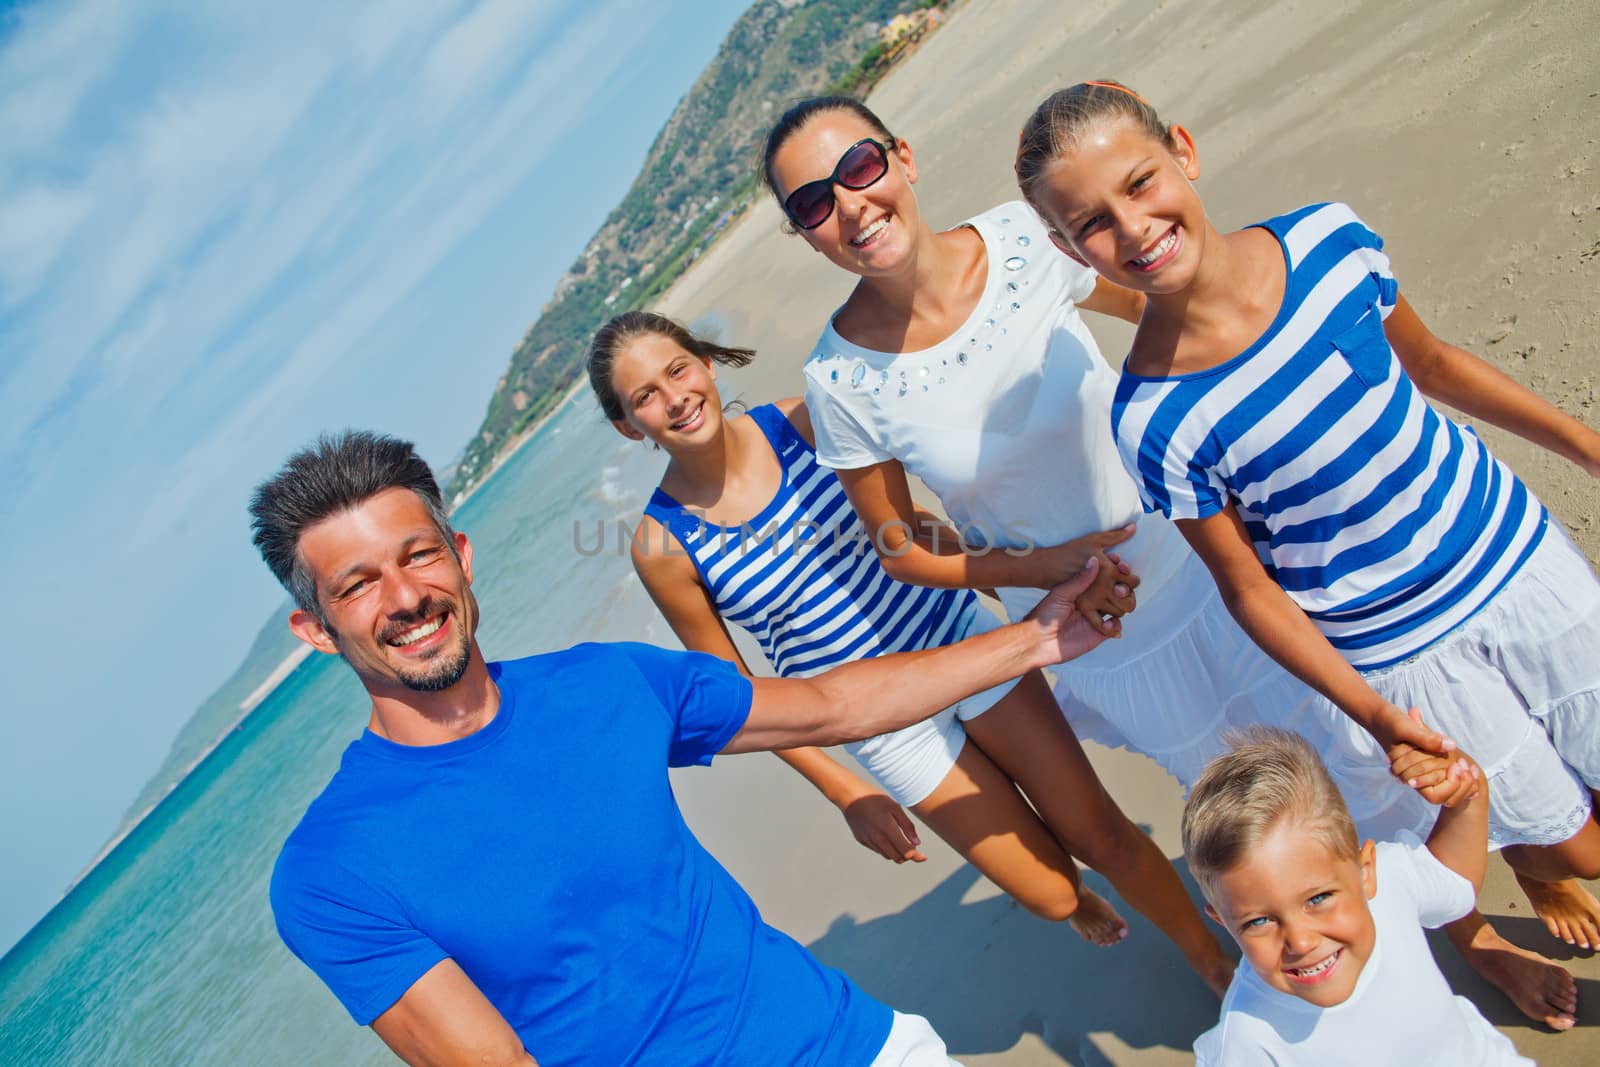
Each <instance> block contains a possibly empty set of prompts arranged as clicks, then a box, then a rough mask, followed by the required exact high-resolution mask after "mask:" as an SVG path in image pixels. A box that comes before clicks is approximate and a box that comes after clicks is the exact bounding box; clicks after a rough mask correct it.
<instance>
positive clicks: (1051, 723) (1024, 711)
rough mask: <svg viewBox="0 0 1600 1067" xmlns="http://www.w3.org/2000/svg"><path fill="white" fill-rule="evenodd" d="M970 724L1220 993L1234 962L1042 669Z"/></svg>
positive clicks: (1061, 833) (1052, 821)
mask: <svg viewBox="0 0 1600 1067" xmlns="http://www.w3.org/2000/svg"><path fill="white" fill-rule="evenodd" d="M966 728H967V736H968V738H970V739H971V740H973V741H976V742H977V743H978V745H979V747H981V748H982V749H983V750H984V752H985V753H987V754H988V756H989V758H990V759H991V760H993V761H994V763H995V765H996V766H997V767H999V768H1000V770H1002V771H1003V772H1005V774H1006V775H1007V776H1009V777H1010V778H1011V780H1012V781H1014V782H1016V783H1017V785H1018V786H1019V787H1021V789H1022V791H1023V793H1025V794H1026V795H1027V797H1028V799H1029V800H1030V801H1032V803H1033V806H1034V808H1036V809H1037V810H1038V812H1039V815H1040V817H1041V818H1042V819H1043V820H1044V823H1045V825H1046V826H1048V827H1049V828H1050V831H1051V833H1053V834H1054V835H1055V837H1056V839H1057V840H1058V841H1060V842H1061V844H1062V846H1063V847H1065V848H1066V850H1067V851H1068V852H1069V853H1071V854H1072V855H1073V856H1075V857H1077V858H1078V859H1079V860H1081V861H1082V862H1083V863H1085V864H1087V865H1088V866H1090V867H1093V868H1094V869H1095V870H1097V871H1099V872H1100V873H1101V874H1103V875H1104V876H1105V877H1106V879H1107V880H1108V881H1110V882H1111V884H1112V885H1114V886H1116V887H1117V892H1119V893H1121V894H1122V897H1123V899H1124V900H1126V901H1127V902H1128V903H1129V904H1131V905H1133V907H1134V908H1136V909H1138V911H1139V913H1140V914H1141V915H1143V916H1144V917H1145V918H1147V919H1149V920H1150V921H1151V922H1153V923H1154V924H1155V925H1156V926H1157V927H1158V928H1159V929H1160V930H1161V932H1162V933H1164V934H1166V935H1167V937H1169V938H1171V939H1172V942H1173V943H1174V944H1175V945H1177V946H1178V948H1179V949H1180V950H1181V951H1182V952H1183V955H1184V958H1185V959H1187V960H1188V961H1189V966H1190V967H1192V968H1193V969H1194V971H1195V973H1196V974H1198V975H1199V976H1200V978H1201V980H1203V981H1204V982H1205V983H1206V984H1207V985H1208V986H1210V987H1211V989H1212V991H1213V992H1215V993H1216V994H1217V995H1218V996H1219V997H1220V996H1221V995H1222V994H1223V992H1224V991H1225V990H1226V989H1227V987H1228V982H1229V981H1230V980H1231V979H1232V977H1233V970H1234V961H1233V960H1232V959H1231V958H1230V957H1229V956H1228V955H1227V954H1226V953H1225V952H1224V951H1223V949H1222V946H1221V945H1220V944H1219V943H1218V942H1217V939H1216V938H1215V937H1214V936H1213V935H1212V933H1211V931H1210V930H1209V929H1208V928H1207V927H1206V921H1205V920H1204V919H1203V918H1201V915H1200V912H1199V911H1198V910H1197V909H1196V908H1195V906H1194V903H1193V901H1191V900H1190V899H1189V894H1188V893H1187V892H1186V891H1185V890H1184V888H1183V883H1182V882H1181V881H1180V880H1179V879H1178V872H1177V871H1176V870H1174V869H1173V866H1172V864H1171V863H1170V862H1168V860H1167V858H1166V857H1165V856H1164V855H1162V854H1161V850H1160V849H1159V848H1157V847H1156V843H1155V842H1154V841H1152V840H1151V839H1150V838H1149V837H1148V836H1147V835H1146V834H1145V833H1144V832H1143V831H1142V830H1140V829H1139V828H1138V827H1137V826H1135V825H1134V824H1133V822H1132V821H1131V820H1130V819H1129V818H1128V817H1127V815H1125V814H1123V812H1122V809H1121V808H1119V807H1117V804H1116V801H1114V800H1112V799H1111V795H1110V794H1109V793H1107V792H1106V790H1105V786H1103V785H1102V784H1101V783H1100V779H1099V777H1098V776H1097V775H1096V774H1095V772H1094V768H1093V767H1092V766H1091V765H1090V763H1089V758H1088V756H1086V755H1085V754H1084V751H1083V746H1082V745H1080V744H1079V743H1078V739H1077V737H1076V736H1075V735H1074V734H1073V732H1072V728H1071V727H1069V726H1068V725H1067V721H1066V719H1065V718H1064V717H1063V716H1062V714H1061V709H1060V707H1059V706H1057V704H1056V700H1055V697H1054V696H1053V695H1052V694H1051V692H1050V687H1049V686H1048V685H1046V684H1045V681H1044V678H1043V676H1041V675H1040V674H1039V672H1037V671H1034V672H1032V673H1031V674H1027V675H1024V676H1023V678H1022V680H1021V681H1019V682H1018V683H1017V686H1016V688H1015V689H1013V690H1012V691H1011V692H1010V693H1008V694H1007V695H1006V697H1005V699H1003V700H1001V701H1000V702H999V703H997V704H996V705H995V706H994V707H992V708H990V709H989V710H988V711H987V712H985V713H984V714H982V715H980V716H979V717H977V718H976V719H973V720H971V721H969V722H967V723H966Z"/></svg>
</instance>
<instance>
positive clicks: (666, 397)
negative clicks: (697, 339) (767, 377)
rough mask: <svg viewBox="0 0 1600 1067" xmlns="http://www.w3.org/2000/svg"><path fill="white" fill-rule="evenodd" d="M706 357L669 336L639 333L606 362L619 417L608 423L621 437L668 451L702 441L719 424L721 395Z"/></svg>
mask: <svg viewBox="0 0 1600 1067" xmlns="http://www.w3.org/2000/svg"><path fill="white" fill-rule="evenodd" d="M716 378H717V372H716V370H715V369H714V368H713V367H712V365H711V364H710V362H708V361H706V360H703V359H700V358H699V357H698V356H696V355H694V353H692V352H688V351H686V350H684V349H683V348H682V347H681V346H680V345H679V344H678V343H677V342H675V341H673V340H672V339H671V338H670V337H664V336H662V335H661V334H658V333H641V334H639V335H638V336H637V337H634V338H632V339H630V340H629V341H628V342H627V344H626V345H625V346H624V347H623V348H622V349H621V350H620V351H619V352H618V353H617V355H616V358H615V360H614V361H613V362H612V365H611V388H612V390H613V391H614V392H615V393H616V396H617V400H618V401H619V402H620V403H621V404H622V410H623V414H624V417H623V418H622V419H620V420H616V421H614V422H613V423H612V425H614V426H615V427H616V428H617V431H618V432H619V433H621V434H622V435H623V436H624V437H631V438H633V439H634V440H635V441H643V440H645V439H649V440H651V441H653V442H655V443H656V444H658V445H660V446H661V447H662V448H664V449H666V450H668V451H669V452H670V451H671V450H672V449H673V448H674V447H675V446H682V445H689V444H694V443H696V442H704V441H707V440H710V439H711V438H712V437H714V436H715V434H716V432H717V429H718V428H719V427H720V426H721V425H722V397H721V394H720V393H718V392H717V383H716Z"/></svg>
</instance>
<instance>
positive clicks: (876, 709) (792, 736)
mask: <svg viewBox="0 0 1600 1067" xmlns="http://www.w3.org/2000/svg"><path fill="white" fill-rule="evenodd" d="M1097 565H1098V564H1097V561H1096V560H1095V559H1094V558H1093V557H1091V558H1090V560H1089V566H1088V567H1087V568H1086V569H1085V570H1084V571H1083V573H1082V574H1080V575H1078V576H1077V577H1076V578H1073V579H1072V580H1071V581H1068V582H1063V583H1062V584H1061V585H1058V586H1056V587H1055V588H1054V589H1052V590H1050V592H1049V593H1047V594H1045V597H1044V599H1043V600H1041V601H1040V602H1039V606H1038V607H1036V608H1034V609H1033V610H1032V611H1030V612H1029V613H1028V617H1027V618H1026V619H1024V620H1023V621H1021V622H1018V623H1013V624H1012V625H1010V626H1002V627H1001V628H1000V629H998V630H993V631H990V632H989V633H986V634H979V635H978V636H976V637H969V638H967V639H966V640H965V641H960V642H957V643H956V644H953V645H949V646H947V647H945V648H933V649H924V650H922V651H920V652H899V653H896V654H894V655H892V656H878V657H876V658H873V659H864V660H857V661H856V662H854V663H846V664H844V665H843V666H840V667H835V668H833V669H832V670H830V671H827V672H825V673H823V674H819V675H817V676H816V677H814V678H756V679H752V685H753V687H754V693H753V694H752V698H751V704H750V715H749V717H748V718H747V719H746V720H745V723H744V726H743V727H741V728H740V730H739V732H738V733H736V734H734V735H733V738H732V740H730V741H729V742H728V744H727V745H726V746H725V747H724V748H723V750H722V751H723V752H727V753H734V752H760V751H763V750H765V749H774V748H795V747H798V746H800V745H837V744H840V743H842V742H845V741H859V740H862V739H863V738H868V737H876V736H877V735H879V734H883V733H888V732H889V731H891V730H898V729H900V728H901V727H903V726H909V725H911V724H912V723H914V722H919V721H921V720H922V719H926V718H927V717H929V716H930V715H934V714H936V713H937V712H938V711H939V710H940V709H942V708H947V707H949V706H950V705H951V704H954V703H955V702H956V701H958V700H961V699H962V698H963V697H968V696H971V695H972V694H973V693H977V692H979V691H981V690H984V689H988V688H989V687H990V686H994V685H999V684H1000V683H1001V682H1004V681H1006V680H1007V679H1010V678H1015V677H1017V676H1019V675H1022V674H1026V673H1028V672H1029V671H1031V670H1035V669H1037V668H1039V667H1048V666H1050V665H1052V664H1055V663H1062V662H1064V661H1066V660H1069V659H1074V658H1076V657H1078V656H1081V655H1083V654H1084V653H1085V652H1088V651H1089V650H1090V649H1092V648H1094V647H1095V646H1096V645H1098V644H1099V643H1100V642H1101V641H1102V640H1104V639H1105V635H1104V634H1102V633H1100V632H1099V631H1098V630H1096V629H1095V628H1094V627H1092V626H1090V625H1089V623H1088V622H1087V621H1085V620H1084V618H1083V616H1081V615H1079V614H1078V612H1077V610H1076V608H1075V606H1074V598H1075V597H1077V596H1078V595H1079V594H1081V593H1082V592H1084V590H1086V589H1088V588H1089V585H1090V583H1091V582H1092V581H1093V580H1094V576H1095V572H1096V568H1097Z"/></svg>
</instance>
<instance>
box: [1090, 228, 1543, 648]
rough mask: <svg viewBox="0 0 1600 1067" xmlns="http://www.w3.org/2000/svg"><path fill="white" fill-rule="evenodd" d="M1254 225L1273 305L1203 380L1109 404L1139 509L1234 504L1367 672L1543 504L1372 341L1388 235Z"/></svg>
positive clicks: (1384, 346)
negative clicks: (1279, 265) (1271, 273)
mask: <svg viewBox="0 0 1600 1067" xmlns="http://www.w3.org/2000/svg"><path fill="white" fill-rule="evenodd" d="M1261 225H1262V226H1263V227H1264V228H1265V229H1267V230H1268V231H1270V232H1271V233H1272V234H1273V235H1274V236H1275V237H1277V238H1278V241H1279V243H1280V244H1281V246H1282V249H1283V255H1284V259H1285V261H1286V264H1287V268H1288V278H1287V281H1286V284H1285V289H1284V295H1283V304H1282V306H1281V308H1280V309H1279V311H1278V315H1277V318H1276V319H1275V320H1274V321H1273V323H1272V325H1271V326H1270V327H1268V329H1267V331H1266V332H1265V333H1264V334H1263V335H1262V336H1261V337H1260V338H1259V339H1258V340H1257V341H1256V342H1255V343H1254V344H1252V345H1251V346H1250V347H1249V348H1247V349H1246V350H1245V351H1244V352H1243V353H1241V354H1240V355H1238V356H1236V357H1234V358H1233V359H1231V360H1228V361H1227V362H1225V363H1222V364H1220V365H1218V366H1216V367H1213V368H1211V369H1209V370H1206V371H1201V372H1197V373H1193V374H1185V375H1178V376H1173V377H1165V378H1147V377H1142V376H1140V375H1136V374H1132V373H1129V372H1127V371H1126V370H1125V371H1124V372H1123V375H1122V380H1121V382H1120V383H1119V386H1118V389H1117V396H1116V400H1115V402H1114V404H1113V408H1112V426H1113V428H1114V430H1115V433H1116V438H1117V445H1118V448H1119V450H1120V452H1121V454H1122V459H1123V463H1124V465H1125V466H1126V467H1127V468H1128V470H1129V471H1130V472H1131V473H1132V474H1133V476H1134V480H1135V481H1136V482H1137V483H1138V485H1139V489H1140V494H1141V496H1142V497H1143V499H1144V504H1145V507H1146V508H1147V509H1148V510H1151V511H1160V512H1162V513H1164V514H1166V515H1168V516H1170V517H1172V518H1174V519H1193V518H1205V517H1207V516H1209V515H1213V514H1216V513H1217V512H1219V511H1221V510H1223V509H1224V508H1225V507H1226V506H1227V505H1228V504H1230V503H1232V504H1234V505H1236V506H1237V508H1238V511H1239V515H1240V517H1241V519H1242V520H1243V521H1244V523H1245V526H1246V527H1247V528H1248V530H1249V533H1250V536H1251V539H1252V540H1253V541H1254V543H1255V546H1256V550H1257V552H1258V553H1259V554H1260V557H1261V560H1262V563H1263V564H1264V565H1265V566H1266V567H1267V570H1268V572H1269V573H1271V574H1272V575H1273V577H1274V578H1275V579H1276V580H1277V582H1278V584H1279V585H1281V586H1282V587H1283V589H1284V590H1285V591H1286V592H1287V593H1288V594H1289V596H1290V597H1291V598H1293V599H1294V601H1295V602H1296V603H1297V604H1298V605H1299V606H1300V607H1301V608H1303V609H1304V610H1305V612H1306V614H1307V615H1309V616H1310V617H1311V619H1312V620H1313V621H1314V622H1315V623H1316V624H1317V626H1318V628H1319V629H1321V631H1322V632H1323V633H1324V634H1325V635H1326V636H1327V638H1328V640H1329V641H1330V642H1331V643H1332V644H1333V646H1334V647H1335V648H1337V649H1338V650H1339V652H1340V653H1341V654H1343V656H1344V657H1345V658H1346V659H1347V660H1349V661H1350V662H1351V663H1352V664H1354V665H1355V666H1356V667H1358V668H1361V669H1362V670H1376V669H1378V668H1382V667H1385V666H1388V665H1391V664H1394V663H1397V662H1399V661H1401V660H1404V659H1406V658H1408V657H1410V656H1414V655H1415V654H1417V653H1418V652H1420V651H1421V650H1423V649H1424V648H1427V647H1428V646H1429V645H1431V644H1433V643H1434V642H1436V641H1438V640H1439V639H1440V638H1442V637H1444V636H1445V635H1446V634H1447V633H1449V632H1450V631H1451V630H1453V629H1455V628H1456V627H1458V626H1460V625H1461V624H1462V623H1464V622H1465V621H1466V620H1467V619H1468V618H1470V617H1471V616H1472V615H1473V613H1474V612H1476V611H1478V610H1479V609H1480V608H1481V607H1483V606H1484V605H1485V604H1486V603H1488V602H1489V600H1490V599H1491V598H1492V597H1493V596H1494V595H1495V593H1496V592H1497V591H1498V590H1499V589H1500V588H1501V587H1502V586H1504V585H1505V583H1506V582H1507V581H1508V580H1510V579H1511V577H1512V576H1513V575H1514V574H1516V572H1517V570H1518V568H1519V567H1521V565H1522V564H1523V562H1524V561H1525V560H1526V559H1527V558H1528V557H1529V555H1530V554H1532V552H1533V550H1534V549H1535V547H1537V545H1538V544H1539V541H1540V539H1541V537H1542V536H1543V534H1544V532H1545V526H1546V522H1547V517H1546V513H1545V510H1544V507H1543V505H1542V504H1540V503H1539V501H1538V500H1537V499H1536V498H1535V497H1534V496H1533V495H1532V494H1530V493H1529V492H1528V490H1527V488H1526V487H1524V486H1523V484H1522V482H1521V481H1520V480H1518V478H1517V477H1516V475H1514V474H1512V473H1511V471H1510V470H1509V469H1508V468H1507V467H1506V466H1505V465H1504V464H1502V463H1500V462H1499V461H1498V460H1496V459H1495V458H1494V456H1492V455H1490V453H1489V451H1488V449H1487V448H1485V447H1484V445H1483V444H1482V443H1481V442H1480V441H1479V440H1478V438H1477V435H1476V434H1474V433H1473V432H1472V431H1471V430H1470V429H1468V428H1466V427H1463V426H1460V425H1458V424H1456V423H1454V422H1452V421H1450V420H1449V419H1447V418H1445V417H1444V416H1442V415H1440V414H1439V413H1438V412H1437V411H1435V410H1434V409H1433V408H1432V407H1430V406H1429V405H1428V403H1427V401H1426V400H1424V399H1423V397H1422V395H1421V393H1420V392H1419V391H1418V390H1417V388H1416V387H1415V385H1413V384H1412V382H1411V379H1410V378H1409V377H1408V376H1407V375H1406V373H1405V371H1404V369H1403V368H1402V367H1401V365H1400V362H1399V360H1398V358H1397V357H1396V356H1395V353H1394V350H1393V349H1392V348H1391V347H1390V345H1389V341H1388V338H1387V337H1386V336H1385V334H1384V331H1383V320H1384V319H1385V318H1387V317H1388V315H1389V313H1390V312H1391V311H1392V310H1393V309H1394V306H1395V302H1396V299H1397V293H1398V288H1397V286H1396V283H1395V279H1394V275H1393V274H1391V273H1390V270H1389V259H1388V257H1387V256H1385V255H1384V254H1383V251H1382V249H1383V241H1382V240H1381V239H1380V238H1379V237H1378V235H1377V234H1375V233H1373V232H1372V231H1371V230H1369V229H1368V228H1367V227H1366V226H1365V225H1363V224H1362V222H1361V220H1360V219H1359V218H1357V217H1356V215H1355V213H1354V212H1353V211H1351V210H1350V208H1349V207H1347V206H1345V205H1343V204H1319V205H1313V206H1311V207H1307V208H1302V209H1300V210H1299V211H1295V212H1292V213H1290V214H1287V215H1283V216H1280V217H1278V218H1275V219H1271V220H1269V221H1267V222H1264V223H1261Z"/></svg>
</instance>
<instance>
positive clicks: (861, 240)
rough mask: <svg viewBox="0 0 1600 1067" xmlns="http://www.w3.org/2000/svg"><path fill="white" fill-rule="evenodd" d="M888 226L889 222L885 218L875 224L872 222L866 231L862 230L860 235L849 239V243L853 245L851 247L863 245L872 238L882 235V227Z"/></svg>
mask: <svg viewBox="0 0 1600 1067" xmlns="http://www.w3.org/2000/svg"><path fill="white" fill-rule="evenodd" d="M888 225H889V220H888V219H887V218H882V219H879V220H878V221H877V222H874V223H873V224H872V225H871V226H868V227H867V228H866V229H864V230H862V231H861V232H860V233H858V234H856V235H855V236H854V237H852V238H850V243H851V244H853V245H864V244H866V243H867V242H868V241H870V240H872V239H873V238H874V237H876V236H878V234H880V233H882V232H883V229H884V227H886V226H888Z"/></svg>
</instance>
